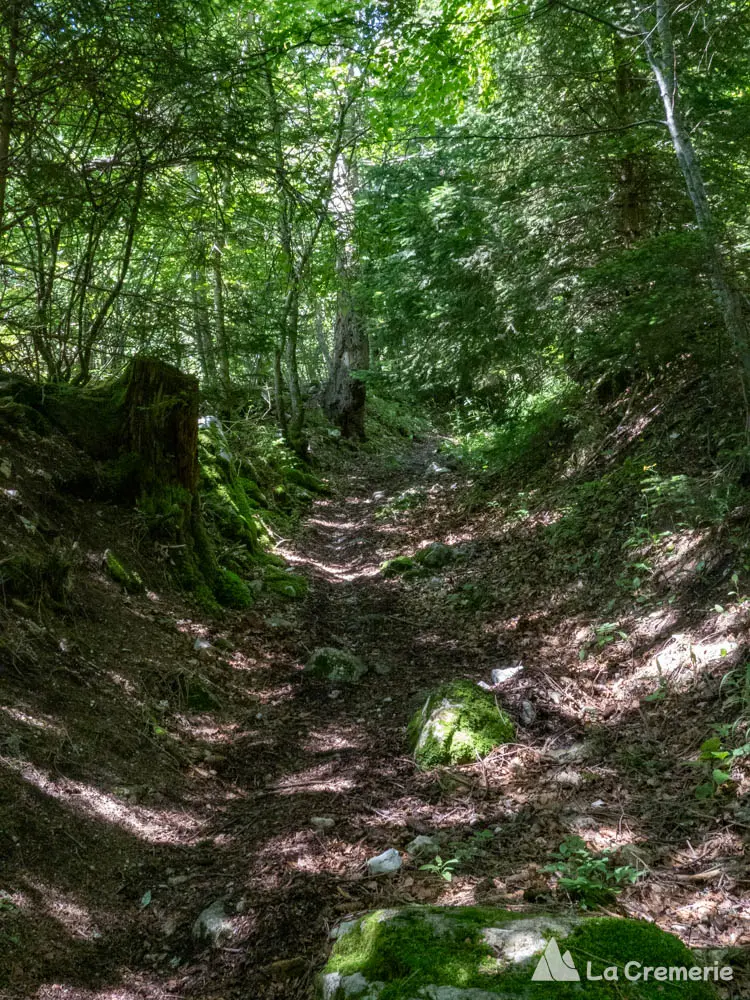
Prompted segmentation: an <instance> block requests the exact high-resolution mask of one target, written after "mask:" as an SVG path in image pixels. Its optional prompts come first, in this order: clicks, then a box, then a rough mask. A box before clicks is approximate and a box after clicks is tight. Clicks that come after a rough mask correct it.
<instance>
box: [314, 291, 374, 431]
mask: <svg viewBox="0 0 750 1000" xmlns="http://www.w3.org/2000/svg"><path fill="white" fill-rule="evenodd" d="M369 355H370V350H369V342H368V339H367V334H366V331H365V328H364V324H363V323H362V320H361V317H360V316H359V315H358V314H357V311H356V308H355V306H354V303H353V301H352V296H351V292H350V290H349V289H348V288H342V289H340V290H339V297H338V310H337V315H336V327H335V330H334V343H333V359H332V368H331V376H330V378H329V380H328V385H327V386H326V391H325V396H324V401H323V405H324V409H325V411H326V413H327V415H328V418H329V420H331V422H332V423H334V424H336V426H337V427H338V428H339V429H340V431H341V433H342V435H343V436H344V437H346V438H359V439H360V440H364V437H365V405H366V401H367V389H366V386H365V384H364V382H362V381H360V380H359V379H357V378H355V377H354V376H353V375H352V372H353V371H358V370H364V369H367V368H369V365H370V357H369Z"/></svg>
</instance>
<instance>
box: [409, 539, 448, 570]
mask: <svg viewBox="0 0 750 1000" xmlns="http://www.w3.org/2000/svg"><path fill="white" fill-rule="evenodd" d="M414 558H415V560H416V561H417V562H418V563H419V564H420V565H422V566H426V567H427V569H442V568H443V567H444V566H447V565H448V563H452V562H453V560H454V559H455V558H456V554H455V552H454V551H453V549H452V548H451V547H450V545H443V543H442V542H430V544H429V545H425V546H424V547H423V548H421V549H420V550H419V552H417V554H416V555H415V556H414Z"/></svg>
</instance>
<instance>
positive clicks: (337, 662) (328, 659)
mask: <svg viewBox="0 0 750 1000" xmlns="http://www.w3.org/2000/svg"><path fill="white" fill-rule="evenodd" d="M366 673H367V667H366V666H365V664H364V663H363V662H362V661H361V660H360V659H359V658H358V657H356V656H355V655H354V654H353V653H349V652H347V650H345V649H334V648H333V647H331V646H321V647H320V648H319V649H316V650H314V651H313V654H312V656H311V657H310V659H309V660H308V661H307V664H306V666H305V674H306V675H307V676H308V677H320V678H321V679H322V680H327V681H330V683H332V684H356V683H357V681H359V680H361V679H362V678H363V677H364V675H365V674H366Z"/></svg>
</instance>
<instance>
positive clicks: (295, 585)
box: [263, 565, 307, 597]
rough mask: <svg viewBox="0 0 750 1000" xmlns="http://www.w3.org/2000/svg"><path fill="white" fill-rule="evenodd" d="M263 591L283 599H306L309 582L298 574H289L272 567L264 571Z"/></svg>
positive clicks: (267, 567)
mask: <svg viewBox="0 0 750 1000" xmlns="http://www.w3.org/2000/svg"><path fill="white" fill-rule="evenodd" d="M263 589H264V590H267V591H269V593H272V594H281V595H282V596H283V597H304V596H305V594H306V593H307V580H306V579H305V578H304V577H303V576H297V574H296V573H288V572H286V571H285V570H283V569H280V568H279V567H277V566H274V565H270V566H266V568H265V570H264V571H263Z"/></svg>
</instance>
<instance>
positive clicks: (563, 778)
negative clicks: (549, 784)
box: [555, 768, 583, 788]
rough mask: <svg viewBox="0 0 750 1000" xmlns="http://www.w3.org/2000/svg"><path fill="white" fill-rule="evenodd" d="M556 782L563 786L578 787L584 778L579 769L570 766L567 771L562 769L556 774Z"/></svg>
mask: <svg viewBox="0 0 750 1000" xmlns="http://www.w3.org/2000/svg"><path fill="white" fill-rule="evenodd" d="M555 782H556V783H557V784H558V785H560V786H561V788H578V787H579V785H581V784H582V782H583V778H582V777H581V774H580V772H579V771H574V770H573V769H572V768H568V769H567V770H565V771H560V772H559V773H558V774H556V775H555Z"/></svg>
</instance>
